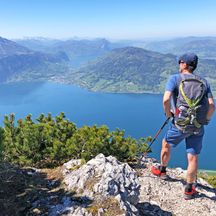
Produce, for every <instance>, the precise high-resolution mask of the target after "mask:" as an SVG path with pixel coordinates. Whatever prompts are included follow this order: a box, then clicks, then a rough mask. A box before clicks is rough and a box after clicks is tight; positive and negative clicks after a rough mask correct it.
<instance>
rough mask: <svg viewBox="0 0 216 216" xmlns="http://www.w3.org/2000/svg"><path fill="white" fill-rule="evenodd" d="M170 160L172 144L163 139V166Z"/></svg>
mask: <svg viewBox="0 0 216 216" xmlns="http://www.w3.org/2000/svg"><path fill="white" fill-rule="evenodd" d="M169 160H170V145H169V144H168V143H167V142H166V141H165V139H163V141H162V149H161V166H163V167H166V166H167V165H168V162H169Z"/></svg>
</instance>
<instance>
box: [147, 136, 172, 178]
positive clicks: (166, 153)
mask: <svg viewBox="0 0 216 216" xmlns="http://www.w3.org/2000/svg"><path fill="white" fill-rule="evenodd" d="M169 159H170V145H169V144H168V143H167V142H166V141H165V139H163V141H162V149H161V165H160V166H158V167H155V166H153V167H152V170H151V172H152V173H153V174H154V175H157V176H160V177H161V178H162V179H164V180H166V179H167V178H168V176H167V175H166V167H167V164H168V162H169Z"/></svg>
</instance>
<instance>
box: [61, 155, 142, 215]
mask: <svg viewBox="0 0 216 216" xmlns="http://www.w3.org/2000/svg"><path fill="white" fill-rule="evenodd" d="M64 183H65V184H66V187H67V189H68V190H73V191H76V192H77V193H78V194H82V196H87V197H89V198H90V199H94V198H95V197H97V196H100V199H104V200H107V199H108V198H109V199H110V198H112V199H115V200H116V201H118V202H119V206H120V209H122V210H124V211H125V212H127V213H126V214H127V215H137V214H138V210H137V209H136V207H135V205H136V204H137V203H138V202H139V190H140V184H139V181H138V177H137V175H136V172H135V171H134V170H133V169H132V168H131V167H130V166H129V165H128V164H126V163H120V162H119V161H117V160H116V158H115V157H112V156H109V157H105V156H104V155H103V154H99V155H98V156H96V157H95V158H94V159H92V160H90V161H88V163H86V164H85V165H83V166H82V167H80V168H79V169H77V170H74V171H72V172H70V173H66V174H65V178H64ZM126 214H125V215H126Z"/></svg>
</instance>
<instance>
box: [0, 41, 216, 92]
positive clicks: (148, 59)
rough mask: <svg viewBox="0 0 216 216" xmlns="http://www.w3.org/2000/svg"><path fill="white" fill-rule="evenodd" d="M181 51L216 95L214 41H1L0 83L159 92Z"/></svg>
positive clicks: (105, 90) (215, 42)
mask: <svg viewBox="0 0 216 216" xmlns="http://www.w3.org/2000/svg"><path fill="white" fill-rule="evenodd" d="M184 52H195V53H197V54H198V55H199V57H200V60H199V67H198V70H197V73H198V74H199V73H202V74H203V75H204V76H205V77H206V78H207V79H208V80H209V82H210V83H211V85H212V89H213V91H216V74H215V68H216V38H215V37H187V38H178V39H172V40H166V41H151V42H150V41H127V42H125V41H119V42H110V41H108V40H106V39H93V40H87V39H85V40H84V39H82V40H81V39H70V40H65V41H63V40H55V39H46V38H28V39H22V40H21V39H19V40H16V41H15V42H14V41H11V40H7V39H5V38H1V37H0V74H1V76H0V82H12V81H13V82H14V81H16V82H17V81H39V80H45V81H57V82H63V83H71V84H78V85H80V86H82V87H85V88H88V89H90V90H92V91H103V92H133V93H141V92H151V93H160V92H163V88H164V84H165V83H166V81H167V78H168V76H169V75H170V74H172V73H176V72H177V70H178V65H177V55H180V54H182V53H184ZM203 72H204V73H203Z"/></svg>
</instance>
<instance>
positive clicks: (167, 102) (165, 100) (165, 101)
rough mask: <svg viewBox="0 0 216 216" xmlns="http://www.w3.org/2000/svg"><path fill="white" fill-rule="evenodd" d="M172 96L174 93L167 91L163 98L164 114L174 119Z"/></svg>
mask: <svg viewBox="0 0 216 216" xmlns="http://www.w3.org/2000/svg"><path fill="white" fill-rule="evenodd" d="M171 96H172V92H170V91H165V93H164V96H163V108H164V112H165V114H166V116H167V117H169V118H171V117H172V113H171V111H170V99H171Z"/></svg>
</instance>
